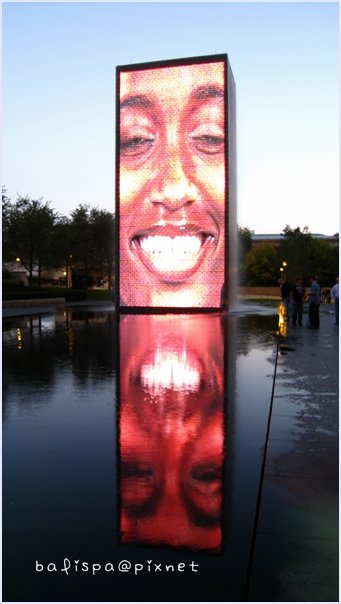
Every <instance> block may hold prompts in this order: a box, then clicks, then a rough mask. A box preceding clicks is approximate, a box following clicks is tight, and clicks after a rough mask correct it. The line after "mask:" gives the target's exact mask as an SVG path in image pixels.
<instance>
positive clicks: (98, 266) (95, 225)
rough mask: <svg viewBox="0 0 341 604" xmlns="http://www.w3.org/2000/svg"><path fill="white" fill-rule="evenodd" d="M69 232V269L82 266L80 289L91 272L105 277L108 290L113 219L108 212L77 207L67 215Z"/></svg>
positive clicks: (112, 251) (112, 250)
mask: <svg viewBox="0 0 341 604" xmlns="http://www.w3.org/2000/svg"><path fill="white" fill-rule="evenodd" d="M70 233H71V240H72V251H71V254H72V263H73V266H77V265H78V266H79V267H82V270H83V272H84V286H85V287H87V285H88V283H89V275H90V271H91V270H98V271H101V272H104V273H106V274H107V275H108V288H109V289H110V287H111V279H112V274H113V269H114V257H115V217H114V215H113V214H111V213H110V212H107V211H105V210H99V209H98V208H91V207H90V206H89V205H87V204H85V205H84V204H81V205H79V206H78V208H76V209H75V210H74V211H73V212H72V213H71V222H70Z"/></svg>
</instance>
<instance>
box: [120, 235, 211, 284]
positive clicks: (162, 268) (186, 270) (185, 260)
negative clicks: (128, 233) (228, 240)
mask: <svg viewBox="0 0 341 604" xmlns="http://www.w3.org/2000/svg"><path fill="white" fill-rule="evenodd" d="M130 247H131V250H132V252H133V253H135V254H137V255H138V256H139V258H140V260H141V262H142V263H143V264H144V265H145V266H146V268H147V269H148V270H149V271H151V272H153V273H155V274H156V275H157V276H158V277H159V278H160V280H161V281H162V282H164V283H167V282H168V283H176V282H181V281H184V280H185V279H188V277H189V276H191V275H192V274H193V273H194V272H196V270H197V269H198V268H199V266H200V264H201V263H202V261H203V259H204V257H205V255H206V254H207V253H208V252H209V251H210V250H211V249H214V248H215V247H216V236H215V234H214V233H213V232H211V231H205V230H202V229H199V228H197V227H195V226H191V225H186V226H172V225H167V226H156V227H153V228H151V229H148V230H146V231H143V232H141V233H137V234H135V235H134V236H133V237H132V239H131V243H130Z"/></svg>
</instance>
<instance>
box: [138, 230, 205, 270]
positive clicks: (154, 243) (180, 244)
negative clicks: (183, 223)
mask: <svg viewBox="0 0 341 604" xmlns="http://www.w3.org/2000/svg"><path fill="white" fill-rule="evenodd" d="M140 246H141V248H142V250H143V251H144V253H145V254H147V255H148V257H149V260H150V261H151V262H152V263H153V264H154V266H155V267H156V268H157V269H158V270H161V271H167V270H185V269H187V268H189V267H190V266H191V265H192V264H193V263H194V262H196V259H197V256H198V253H199V252H200V249H201V246H202V238H201V237H200V236H199V235H184V236H177V237H166V236H164V235H149V236H147V237H141V238H140Z"/></svg>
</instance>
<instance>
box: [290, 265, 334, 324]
mask: <svg viewBox="0 0 341 604" xmlns="http://www.w3.org/2000/svg"><path fill="white" fill-rule="evenodd" d="M309 281H310V287H308V288H306V287H305V286H304V283H303V279H302V277H296V279H295V283H294V284H293V285H291V284H290V283H289V282H288V281H287V280H286V278H285V277H282V278H281V279H279V286H280V290H281V298H282V302H283V304H284V307H285V314H286V319H287V321H288V322H291V324H292V325H293V327H297V326H299V327H302V326H303V307H304V302H308V323H307V327H310V328H311V329H318V328H319V326H320V304H321V301H322V292H321V286H320V284H319V282H318V277H317V276H316V275H314V276H313V277H311V278H310V280H309ZM330 298H331V302H333V303H334V314H335V325H338V324H339V278H338V277H336V280H335V284H334V285H333V287H332V288H331V291H330Z"/></svg>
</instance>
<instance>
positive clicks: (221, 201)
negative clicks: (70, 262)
mask: <svg viewBox="0 0 341 604" xmlns="http://www.w3.org/2000/svg"><path fill="white" fill-rule="evenodd" d="M118 78H119V96H120V110H119V163H118V165H119V174H118V178H119V188H118V192H119V195H118V197H119V199H118V213H119V296H120V305H121V306H128V307H146V308H148V307H152V308H153V307H161V308H172V307H178V308H179V307H190V308H201V307H209V308H210V307H219V306H220V301H221V292H222V287H223V284H224V272H225V256H226V254H225V247H226V241H225V239H226V234H225V213H226V188H227V187H226V167H225V163H226V162H225V154H226V121H227V120H226V115H225V112H226V82H225V63H224V60H215V61H214V60H213V61H212V62H208V61H207V60H206V61H203V62H201V63H200V62H199V63H198V62H195V63H193V64H188V63H183V64H179V63H176V64H174V65H169V64H168V63H167V65H166V66H165V65H163V66H160V67H159V66H157V67H155V68H150V67H148V68H145V69H141V68H139V69H134V66H132V68H131V70H130V69H127V67H125V68H124V69H123V68H122V69H121V70H118Z"/></svg>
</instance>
